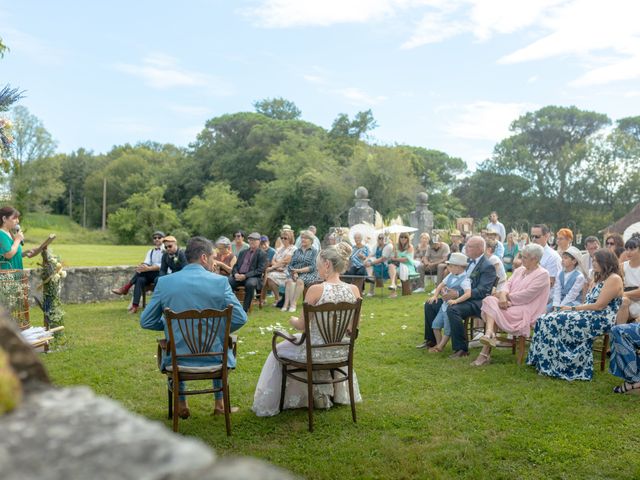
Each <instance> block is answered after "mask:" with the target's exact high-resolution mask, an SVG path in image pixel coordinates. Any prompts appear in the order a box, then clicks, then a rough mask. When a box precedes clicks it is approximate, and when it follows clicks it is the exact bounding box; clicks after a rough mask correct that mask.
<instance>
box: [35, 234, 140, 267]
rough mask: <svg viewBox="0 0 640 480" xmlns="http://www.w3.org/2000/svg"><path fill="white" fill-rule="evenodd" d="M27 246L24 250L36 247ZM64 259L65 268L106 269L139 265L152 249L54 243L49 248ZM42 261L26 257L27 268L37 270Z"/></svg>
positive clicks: (133, 246) (38, 256) (36, 257)
mask: <svg viewBox="0 0 640 480" xmlns="http://www.w3.org/2000/svg"><path fill="white" fill-rule="evenodd" d="M35 246H36V245H34V244H31V245H30V244H28V243H27V244H26V246H25V247H24V248H31V247H35ZM49 248H50V250H51V251H52V252H53V253H54V254H55V255H59V256H60V258H61V259H62V264H63V265H64V266H65V267H104V266H109V265H137V264H139V263H141V262H142V261H143V260H144V256H145V255H146V254H147V252H148V251H149V248H151V246H150V245H100V244H91V245H83V244H61V243H58V241H57V240H56V241H54V242H53V244H52V245H51V246H50V247H49ZM41 261H42V257H41V256H40V255H37V256H35V257H34V258H27V257H24V266H25V268H36V267H37V266H38V263H40V262H41Z"/></svg>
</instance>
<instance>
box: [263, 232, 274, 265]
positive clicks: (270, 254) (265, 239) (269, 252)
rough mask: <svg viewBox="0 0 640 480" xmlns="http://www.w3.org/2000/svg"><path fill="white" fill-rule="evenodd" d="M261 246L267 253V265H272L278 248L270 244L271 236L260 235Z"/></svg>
mask: <svg viewBox="0 0 640 480" xmlns="http://www.w3.org/2000/svg"><path fill="white" fill-rule="evenodd" d="M260 248H261V249H262V250H264V251H265V253H266V254H267V265H271V261H272V260H273V257H274V255H275V254H276V249H275V248H273V247H272V246H270V245H269V237H267V236H266V235H262V236H261V237H260Z"/></svg>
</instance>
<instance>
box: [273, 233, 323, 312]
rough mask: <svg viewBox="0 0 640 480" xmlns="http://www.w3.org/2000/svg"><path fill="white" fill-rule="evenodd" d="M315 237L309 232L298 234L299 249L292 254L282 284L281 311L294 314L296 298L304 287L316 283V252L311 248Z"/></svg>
mask: <svg viewBox="0 0 640 480" xmlns="http://www.w3.org/2000/svg"><path fill="white" fill-rule="evenodd" d="M314 240H316V237H315V236H314V235H313V233H311V232H310V231H309V230H303V231H302V232H301V233H300V248H297V249H296V250H295V251H294V252H293V256H292V257H291V262H289V265H287V268H286V273H287V280H286V282H285V284H284V305H283V306H282V311H283V312H286V311H287V310H288V311H289V312H295V311H296V306H297V303H298V298H299V297H300V295H302V292H303V291H304V287H309V286H311V285H313V284H314V283H316V282H317V281H318V272H317V270H316V257H317V256H318V250H316V249H315V248H313V241H314Z"/></svg>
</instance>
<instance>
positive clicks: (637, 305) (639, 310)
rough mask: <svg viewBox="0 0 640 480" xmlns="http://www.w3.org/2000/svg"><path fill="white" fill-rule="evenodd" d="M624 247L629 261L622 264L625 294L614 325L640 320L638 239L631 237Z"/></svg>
mask: <svg viewBox="0 0 640 480" xmlns="http://www.w3.org/2000/svg"><path fill="white" fill-rule="evenodd" d="M624 246H625V249H626V253H627V258H628V259H629V260H627V261H626V262H624V263H623V264H622V271H623V273H624V289H625V292H624V296H623V298H622V305H621V306H620V310H618V318H617V322H616V323H627V322H629V321H632V320H636V319H639V318H640V237H637V236H632V237H631V238H630V239H629V240H627V242H626V243H625V244H624Z"/></svg>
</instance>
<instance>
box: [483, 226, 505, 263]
mask: <svg viewBox="0 0 640 480" xmlns="http://www.w3.org/2000/svg"><path fill="white" fill-rule="evenodd" d="M486 240H487V241H489V240H491V241H492V242H493V243H494V245H495V247H494V248H493V254H494V255H495V256H496V257H498V258H499V259H502V257H503V256H504V245H503V244H502V242H501V241H500V235H499V234H498V232H496V231H495V230H492V229H488V230H487V238H486Z"/></svg>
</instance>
